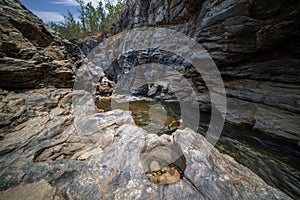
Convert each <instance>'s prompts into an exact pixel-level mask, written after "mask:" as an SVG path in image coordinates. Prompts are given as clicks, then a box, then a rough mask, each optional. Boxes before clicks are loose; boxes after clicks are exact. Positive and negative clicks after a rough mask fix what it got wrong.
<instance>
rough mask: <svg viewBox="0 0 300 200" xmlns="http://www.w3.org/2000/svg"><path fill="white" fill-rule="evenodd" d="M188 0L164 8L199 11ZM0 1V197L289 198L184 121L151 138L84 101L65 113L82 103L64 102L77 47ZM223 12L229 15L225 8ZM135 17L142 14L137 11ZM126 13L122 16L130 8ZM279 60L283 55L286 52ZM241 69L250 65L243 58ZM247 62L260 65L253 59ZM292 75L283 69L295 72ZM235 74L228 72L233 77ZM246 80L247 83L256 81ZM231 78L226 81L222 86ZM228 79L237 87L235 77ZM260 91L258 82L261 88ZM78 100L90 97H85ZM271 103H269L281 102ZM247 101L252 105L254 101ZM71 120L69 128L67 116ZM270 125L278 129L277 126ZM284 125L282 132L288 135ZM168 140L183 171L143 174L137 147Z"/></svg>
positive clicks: (118, 113)
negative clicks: (171, 177)
mask: <svg viewBox="0 0 300 200" xmlns="http://www.w3.org/2000/svg"><path fill="white" fill-rule="evenodd" d="M151 2H152V1H151ZM172 2H173V1H172ZM174 2H175V1H174ZM174 2H173V3H174ZM189 2H193V1H176V2H175V4H174V7H172V8H173V10H174V8H177V9H175V10H179V11H178V12H175V13H174V14H173V15H174V16H176V18H178V19H176V20H175V21H177V20H178V23H179V22H180V23H182V20H186V19H187V17H186V16H185V14H184V13H185V12H188V13H190V14H193V13H195V12H199V11H198V10H195V9H194V7H195V5H193V4H191V5H193V6H190V7H187V8H183V9H182V10H183V11H181V9H180V7H181V6H183V5H184V6H185V5H190V4H189ZM199 2H201V1H199ZM203 2H204V1H203ZM203 2H201V3H203ZM218 2H219V4H217V3H215V4H212V5H210V4H208V3H209V2H204V3H206V4H207V5H209V6H208V7H210V8H214V6H218V5H224V6H225V7H224V10H227V9H225V8H228V7H226V5H225V3H222V2H221V1H218ZM194 3H195V2H194ZM152 4H154V1H153V2H152ZM152 4H151V5H152ZM156 4H157V6H156V7H155V8H158V10H161V11H159V12H158V11H157V12H158V13H162V14H159V15H157V16H156V14H155V13H156V11H155V12H153V15H154V16H155V21H157V23H163V20H164V16H165V15H164V14H163V13H164V12H165V10H166V9H163V8H162V7H161V6H160V4H161V3H159V2H156ZM137 5H139V4H138V1H137V3H136V4H135V8H140V9H146V8H148V7H146V6H140V7H138V6H137ZM172 5H173V4H172ZM196 5H200V3H199V4H196ZM238 5H240V4H238ZM164 6H168V4H167V3H165V4H164ZM227 6H228V5H227ZM240 6H243V4H242V3H241V5H240ZM152 7H153V8H154V5H152ZM229 7H230V6H229ZM233 7H234V8H235V6H233ZM202 8H203V9H204V8H205V6H202ZM221 8H223V7H221ZM221 8H220V9H221ZM186 9H188V10H186ZM0 10H2V11H3V12H1V14H0V18H1V21H0V29H1V36H0V37H1V41H0V60H1V61H0V62H1V63H0V78H1V81H0V88H2V89H1V91H0V99H1V104H0V123H1V124H0V144H1V145H0V163H1V164H0V169H1V170H0V199H290V197H289V196H287V195H286V194H284V193H283V192H281V191H279V190H278V189H275V188H273V187H270V186H268V185H267V184H266V183H265V182H264V181H263V180H262V179H261V178H259V177H258V176H257V175H255V174H254V173H253V172H251V171H250V170H249V169H248V168H246V167H244V166H242V165H241V164H239V163H237V162H236V161H235V160H233V159H232V158H231V157H229V156H228V155H224V154H221V153H220V152H219V151H218V150H216V149H215V148H214V147H213V146H212V145H211V144H209V143H208V142H207V141H206V139H205V138H204V137H203V136H201V135H200V134H196V133H195V132H194V131H192V130H191V129H189V128H185V129H183V130H177V131H176V132H175V133H174V134H173V137H169V136H165V135H163V136H161V137H159V136H157V135H154V134H148V133H147V132H146V131H145V130H143V129H141V128H139V127H137V126H136V125H135V124H134V121H133V119H132V117H131V115H130V112H128V111H122V110H114V111H110V112H105V113H99V112H98V110H97V109H96V107H91V108H90V110H87V112H89V115H86V116H83V117H82V118H80V117H79V118H75V117H74V115H75V114H76V112H85V111H86V110H81V109H80V108H79V109H78V107H77V109H76V108H75V109H74V101H72V99H73V100H74V96H76V95H79V96H80V94H84V91H73V89H72V87H73V84H74V79H75V73H76V69H77V68H78V67H79V63H80V62H81V59H82V54H81V52H80V50H79V49H78V48H77V47H76V46H73V45H72V44H71V43H69V42H68V41H66V40H63V39H61V38H60V37H59V36H57V35H56V34H55V33H52V32H51V31H49V30H48V29H47V28H46V27H45V26H44V25H43V24H42V22H41V21H40V20H39V19H38V18H37V17H36V16H34V15H33V14H32V13H31V12H30V11H28V10H27V9H26V8H25V7H24V6H22V5H21V4H20V2H19V1H13V0H1V1H0ZM150 10H153V9H150ZM184 10H186V11H184ZM216 10H218V9H216ZM233 10H234V9H233ZM153 11H154V10H153ZM258 11H259V9H258ZM260 11H261V10H260ZM136 12H137V11H136ZM181 12H182V14H180V13H181ZM202 12H204V13H205V12H207V11H206V10H205V11H202ZM214 12H215V11H214ZM218 12H221V11H218ZM261 12H262V11H261ZM225 13H226V12H225ZM230 13H231V14H232V15H235V12H233V11H231V12H230ZM268 14H269V13H265V15H266V16H268ZM124 15H126V13H125V14H124ZM153 15H151V16H153ZM224 15H225V14H222V13H220V14H219V15H218V17H216V18H214V20H216V19H219V20H222V19H223V18H222V17H224ZM291 15H292V16H293V12H291ZM135 16H138V17H144V16H147V15H144V14H143V13H142V12H140V11H139V14H135ZM195 16H197V15H195ZM225 16H226V15H225ZM237 16H238V15H237ZM123 19H124V18H123ZM242 19H243V18H242ZM128 20H131V18H130V16H128ZM214 20H210V22H209V20H208V21H207V22H206V24H213V22H214ZM175 21H174V23H175ZM149 23H150V22H149ZM176 23H177V22H176ZM176 23H175V25H176ZM284 24H289V23H284ZM236 28H237V29H238V28H241V27H236ZM290 32H292V30H291V31H290ZM206 37H208V36H206ZM220 37H221V36H220ZM213 38H215V37H213ZM211 40H212V41H213V39H211ZM215 40H219V39H218V38H215ZM220 40H221V39H220ZM212 43H213V42H212ZM245 56H247V55H245ZM217 57H218V56H217ZM237 57H239V56H237ZM232 58H234V56H233V57H232ZM236 59H237V58H236ZM220 60H222V59H220ZM287 60H288V61H289V63H290V61H291V59H290V58H289V59H287ZM292 60H293V59H292ZM223 61H224V62H225V61H226V59H224V60H223ZM295 62H298V60H296V61H295ZM233 63H234V62H233ZM249 63H251V62H249ZM284 63H285V62H284ZM224 66H226V65H225V64H224ZM241 66H244V67H246V66H247V65H241ZM258 66H259V65H258ZM266 66H267V65H266ZM291 66H292V65H291ZM89 67H93V65H91V64H89V63H87V61H86V62H85V63H84V64H83V65H82V66H81V67H80V68H79V69H80V70H83V71H84V70H86V71H91V70H89ZM227 67H228V65H227ZM275 68H276V67H275ZM221 69H222V68H221ZM223 69H226V67H224V68H223ZM237 69H238V67H236V68H234V70H237ZM250 69H254V68H253V65H251V68H250ZM256 69H257V70H262V69H261V68H260V67H258V68H256ZM276 69H277V68H276ZM293 69H294V68H293ZM234 70H229V71H227V72H228V73H229V72H230V73H229V75H228V76H229V77H231V76H233V74H232V73H233V72H234ZM294 70H296V69H294ZM225 71H226V70H225ZM271 71H273V70H271ZM239 72H240V71H239ZM246 72H248V69H247V68H245V73H246ZM295 72H297V71H295ZM295 74H296V76H297V75H298V74H297V73H295ZM295 74H291V75H290V77H289V78H291V77H294V78H295ZM242 75H243V74H242ZM242 75H240V76H242ZM263 75H266V74H265V73H263ZM236 77H238V75H236ZM275 78H276V77H275ZM277 78H278V77H277ZM262 79H263V78H262ZM237 80H240V81H241V80H244V79H237ZM237 80H236V79H234V80H232V81H234V83H235V84H237V83H238V81H237ZM245 80H248V79H245ZM289 80H292V79H289ZM235 81H237V82H235ZM248 81H250V82H251V83H253V82H254V83H256V82H255V81H257V80H255V79H249V80H248ZM296 81H297V80H296ZM296 81H291V83H286V82H284V83H283V84H284V87H287V85H289V86H291V87H292V86H293V87H296V86H295V85H296ZM226 83H227V84H229V83H230V81H228V82H226ZM234 83H230V84H229V85H230V87H233V85H235V84H234ZM245 84H246V83H245ZM247 85H249V84H248V83H247ZM250 85H251V84H250ZM228 87H229V86H228ZM270 87H271V88H272V87H273V86H272V85H271V86H270ZM293 87H292V88H293ZM235 88H236V89H239V90H236V91H239V92H240V93H241V94H246V93H243V91H244V89H245V88H243V87H241V85H240V84H237V86H236V87H235ZM240 88H241V89H240ZM287 88H289V87H287ZM257 91H258V90H257V89H255V92H257ZM293 91H294V92H295V93H293V94H295V95H296V96H297V93H296V91H295V90H293ZM80 92H81V93H80ZM265 92H266V91H265V90H263V92H262V93H261V94H265ZM268 92H270V91H269V90H268ZM278 92H280V91H279V90H278ZM233 93H234V92H233ZM247 94H249V93H247ZM272 94H273V93H272ZM250 96H251V95H250ZM287 98H288V99H290V96H288V97H287ZM233 99H234V98H233ZM88 100H89V101H86V102H83V103H85V104H87V105H93V99H88ZM75 101H76V99H75ZM239 101H244V100H239ZM239 101H237V100H235V101H234V102H239ZM245 102H246V103H248V102H252V101H245ZM272 102H273V101H272ZM276 102H277V104H276V105H284V104H280V103H278V101H276ZM233 105H234V104H233ZM240 105H241V104H237V106H240ZM247 105H248V104H247ZM249 105H253V106H258V105H259V106H261V105H260V104H257V103H251V104H249ZM264 106H267V107H266V113H265V114H266V115H269V113H270V112H272V113H275V114H276V112H275V111H272V110H275V107H276V106H275V105H274V109H273V107H272V106H270V105H268V104H266V105H264ZM268 106H269V107H271V108H272V109H269V107H268ZM286 106H287V107H288V105H286ZM278 109H279V114H278V115H277V114H276V117H278V118H276V119H282V118H283V115H281V114H282V110H285V111H286V112H288V113H289V114H290V115H291V116H292V117H294V116H295V115H296V114H295V113H297V112H296V111H291V110H292V109H290V110H289V109H287V108H285V107H282V108H281V107H280V108H278ZM246 110H247V109H244V111H243V112H246ZM257 110H258V109H257ZM233 114H234V112H233ZM275 114H274V115H275ZM77 116H78V113H77ZM243 116H244V115H243ZM251 117H253V116H251ZM286 117H287V115H286V116H285V118H286ZM235 119H236V118H235ZM251 119H252V118H251ZM78 120H79V121H78ZM80 120H81V121H80ZM286 120H287V121H289V120H288V119H286ZM74 122H76V123H74ZM80 122H82V126H81V127H80V130H79V129H78V128H79V127H77V125H78V123H79V124H80ZM268 123H269V122H268ZM291 123H292V124H294V122H293V121H292V122H291ZM264 127H269V126H264ZM83 128H84V129H83ZM296 128H297V126H296ZM279 130H280V131H281V130H283V128H282V126H279ZM284 130H288V129H284ZM293 133H294V132H291V134H290V135H293V136H294V135H295V134H293ZM175 144H176V145H179V147H180V149H182V152H183V155H184V157H185V159H184V162H185V163H184V165H185V169H184V176H183V178H182V179H181V180H180V181H179V182H176V183H175V184H171V185H156V184H153V183H151V182H150V181H149V180H148V179H147V176H146V174H145V171H144V169H143V163H141V158H140V156H139V155H140V154H141V153H144V152H145V151H151V149H152V148H154V147H157V146H168V145H169V146H172V145H175Z"/></svg>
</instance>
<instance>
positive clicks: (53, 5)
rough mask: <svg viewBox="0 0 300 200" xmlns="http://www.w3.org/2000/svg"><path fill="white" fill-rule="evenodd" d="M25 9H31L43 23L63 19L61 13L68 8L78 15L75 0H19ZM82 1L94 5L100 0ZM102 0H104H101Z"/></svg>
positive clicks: (64, 12) (65, 11)
mask: <svg viewBox="0 0 300 200" xmlns="http://www.w3.org/2000/svg"><path fill="white" fill-rule="evenodd" d="M20 1H21V2H22V3H23V4H24V5H25V7H26V8H27V9H29V10H31V11H32V12H33V13H34V14H35V15H37V16H38V17H39V18H41V19H42V20H43V21H44V22H45V23H47V22H50V21H53V22H61V21H63V14H66V13H67V11H68V10H70V12H71V13H73V14H74V16H75V17H76V18H77V17H78V12H77V11H78V8H79V7H78V4H77V3H76V0H20ZM83 1H84V2H86V3H88V2H92V4H93V5H94V6H96V5H97V2H99V1H100V0H83ZM102 1H104V0H102Z"/></svg>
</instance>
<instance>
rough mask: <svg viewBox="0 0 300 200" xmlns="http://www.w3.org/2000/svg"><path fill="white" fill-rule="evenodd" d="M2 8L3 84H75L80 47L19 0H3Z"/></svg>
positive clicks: (24, 86) (0, 70) (0, 71)
mask: <svg viewBox="0 0 300 200" xmlns="http://www.w3.org/2000/svg"><path fill="white" fill-rule="evenodd" d="M0 10H1V13H0V32H1V34H0V41H1V42H0V80H1V82H0V87H1V88H3V89H10V90H11V89H30V88H39V87H43V86H56V87H72V85H73V81H74V74H75V68H76V65H78V63H77V61H79V60H80V59H81V57H82V54H81V52H80V50H79V48H77V47H76V46H74V45H73V44H71V43H70V42H68V41H67V40H63V39H62V38H60V37H59V36H57V35H55V33H52V32H51V31H50V30H48V29H47V28H46V27H45V25H44V24H43V23H42V21H41V20H40V19H39V18H37V17H36V16H35V15H33V14H32V13H31V12H30V11H28V10H25V8H24V7H23V6H22V5H21V4H20V3H19V2H18V1H13V0H2V1H1V7H0Z"/></svg>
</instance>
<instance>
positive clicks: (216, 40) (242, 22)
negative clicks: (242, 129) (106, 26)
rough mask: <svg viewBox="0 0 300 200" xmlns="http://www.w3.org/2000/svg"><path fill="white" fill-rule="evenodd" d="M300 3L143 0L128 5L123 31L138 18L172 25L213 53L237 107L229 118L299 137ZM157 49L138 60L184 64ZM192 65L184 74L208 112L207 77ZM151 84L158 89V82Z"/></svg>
mask: <svg viewBox="0 0 300 200" xmlns="http://www.w3.org/2000/svg"><path fill="white" fill-rule="evenodd" d="M299 8H300V4H299V1H297V0H292V1H288V2H287V1H285V0H280V1H277V2H276V3H274V4H272V3H270V2H268V1H267V0H251V1H250V0H243V1H236V0H234V1H221V0H203V1H198V0H192V1H185V0H172V1H160V2H158V1H155V0H151V1H149V2H144V1H141V0H137V1H135V2H134V3H132V4H129V5H128V7H127V9H126V10H125V11H124V12H123V14H122V16H121V18H120V19H119V21H118V23H117V24H116V32H121V31H123V30H125V29H127V27H128V26H129V25H133V27H145V26H146V27H147V26H155V27H166V28H172V29H175V30H178V31H180V32H183V33H185V34H187V35H189V36H190V37H191V38H193V39H194V40H196V41H197V42H198V43H199V44H200V45H202V46H203V47H204V48H205V49H206V50H207V51H208V52H209V54H210V56H211V57H212V59H213V60H214V61H215V63H216V64H217V66H218V68H219V70H220V72H221V75H222V78H223V81H224V83H225V87H226V92H227V95H228V105H229V107H230V108H229V110H228V117H227V120H229V121H232V122H234V123H235V122H238V123H247V124H250V125H252V126H253V127H254V128H257V129H259V130H261V131H263V132H267V133H273V134H277V135H280V136H283V137H285V138H289V139H293V140H296V141H299V140H300V136H299V130H300V127H299V125H297V123H295V122H296V121H299V110H298V108H299V100H300V96H299V87H298V85H299V79H300V72H299V67H298V66H299V63H300V61H299V52H300V51H299V33H300V32H299V28H298V27H299V20H298V18H299V10H300V9H299ZM154 51H155V52H156V53H154V54H156V55H155V56H152V55H151V53H152V51H151V50H144V51H143V52H142V53H139V54H137V57H138V60H139V64H144V63H145V61H146V63H149V62H158V63H163V64H168V65H171V66H173V68H177V66H176V65H174V64H178V65H179V66H180V65H182V66H184V65H183V60H184V59H183V60H182V58H181V59H180V58H176V55H167V54H166V53H164V52H159V50H154ZM149 52H150V53H149ZM145 55H146V56H145ZM167 60H169V61H170V62H169V63H168V62H167ZM182 66H181V68H182ZM179 69H180V68H179ZM185 69H186V68H183V72H182V73H184V74H185V76H184V77H185V78H187V79H191V80H192V82H193V83H194V84H195V90H198V92H199V94H197V96H198V97H197V99H198V100H199V101H200V102H201V109H202V110H206V111H209V110H210V104H209V103H210V98H209V96H208V91H207V89H206V88H205V87H203V84H205V83H204V82H203V80H201V78H199V77H200V76H199V74H197V73H195V71H193V70H191V69H190V70H185ZM204 86H205V85H204ZM149 91H150V93H149V94H151V95H153V94H154V93H155V88H152V90H149ZM164 94H165V93H164ZM163 98H165V97H163Z"/></svg>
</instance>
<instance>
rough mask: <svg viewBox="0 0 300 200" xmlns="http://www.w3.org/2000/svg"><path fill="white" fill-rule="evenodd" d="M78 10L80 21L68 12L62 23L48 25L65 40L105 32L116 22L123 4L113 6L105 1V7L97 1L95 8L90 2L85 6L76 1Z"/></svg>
mask: <svg viewBox="0 0 300 200" xmlns="http://www.w3.org/2000/svg"><path fill="white" fill-rule="evenodd" d="M76 2H77V3H78V4H79V7H80V9H78V12H79V18H80V21H76V20H75V18H74V16H73V14H72V13H71V12H70V11H68V12H67V14H66V15H64V21H63V22H62V23H53V22H52V23H49V24H48V25H49V26H50V27H51V28H52V29H54V30H55V31H57V32H59V33H60V34H61V35H62V36H63V37H65V38H67V39H79V38H80V37H81V38H82V37H83V38H84V36H86V35H87V34H88V33H96V32H97V31H101V32H107V31H109V30H110V28H111V25H112V24H113V23H115V22H116V21H117V19H118V18H119V16H120V14H121V12H122V7H123V3H122V1H121V0H119V1H118V2H117V3H116V4H115V5H114V4H112V3H110V2H109V1H106V3H105V5H103V3H102V2H101V1H99V3H98V5H97V7H96V8H95V7H94V6H93V5H92V3H91V2H89V3H87V4H85V3H84V2H83V0H76Z"/></svg>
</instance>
